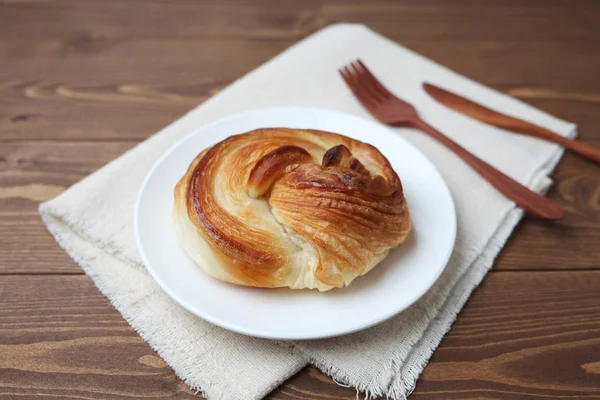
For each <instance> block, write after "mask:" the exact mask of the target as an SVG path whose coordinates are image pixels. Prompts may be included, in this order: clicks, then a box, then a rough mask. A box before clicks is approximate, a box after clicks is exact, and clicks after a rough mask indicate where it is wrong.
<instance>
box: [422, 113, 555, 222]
mask: <svg viewBox="0 0 600 400" xmlns="http://www.w3.org/2000/svg"><path fill="white" fill-rule="evenodd" d="M412 125H413V126H414V127H416V128H419V129H421V130H422V131H423V132H425V133H427V134H429V135H430V136H432V137H433V138H434V139H437V140H438V141H439V142H441V143H442V144H444V145H445V146H446V147H448V148H449V149H450V150H452V151H453V152H454V153H455V154H456V155H458V156H459V157H460V158H462V159H463V160H464V161H465V162H466V163H467V164H469V165H470V166H471V167H472V168H473V169H474V170H475V171H477V172H478V173H479V174H480V175H481V176H482V177H484V178H485V179H487V180H488V181H489V182H490V183H491V184H492V186H494V187H495V188H496V189H498V191H500V192H501V193H503V194H504V195H505V196H506V197H508V198H509V199H511V200H513V201H514V202H515V203H516V204H517V205H518V206H519V207H521V208H523V209H524V210H525V211H527V212H528V213H530V214H533V215H535V216H537V217H539V218H544V219H560V218H562V216H563V215H564V212H563V210H562V208H560V207H559V206H558V205H556V204H555V203H554V202H552V201H551V200H550V199H547V198H546V197H544V196H542V195H540V194H539V193H536V192H534V191H532V190H530V189H529V188H527V187H525V186H523V185H521V184H520V183H519V182H517V181H515V180H514V179H512V178H511V177H509V176H507V175H505V174H503V173H502V172H500V171H498V170H497V169H496V168H494V167H492V166H491V165H490V164H488V163H486V162H485V161H483V160H481V159H480V158H479V157H477V156H476V155H474V154H473V153H471V152H469V151H468V150H466V149H465V148H464V147H462V146H460V145H459V144H458V143H456V142H455V141H453V140H452V139H450V138H449V137H447V136H446V135H444V134H443V133H441V132H440V131H438V130H437V129H435V128H434V127H432V126H431V125H429V124H428V123H427V122H425V121H423V120H421V119H416V120H414V121H412Z"/></svg>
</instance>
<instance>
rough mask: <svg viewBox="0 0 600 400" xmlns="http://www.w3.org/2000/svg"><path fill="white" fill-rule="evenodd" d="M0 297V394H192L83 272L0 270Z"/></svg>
mask: <svg viewBox="0 0 600 400" xmlns="http://www.w3.org/2000/svg"><path fill="white" fill-rule="evenodd" d="M0 303H1V307H0V371H1V372H0V398H3V399H6V398H13V397H11V396H14V398H27V399H30V398H31V399H38V398H39V399H46V398H63V399H109V398H110V399H131V398H138V399H143V398H160V399H191V398H196V397H195V396H193V392H192V391H191V390H190V389H189V388H188V387H187V386H186V385H185V384H184V383H182V382H181V381H179V380H177V379H176V378H175V375H174V373H173V372H172V370H171V369H170V368H169V367H168V366H167V365H166V364H165V363H164V361H162V359H160V358H159V357H158V356H157V355H156V353H154V352H153V351H152V349H150V347H149V346H148V345H147V344H146V343H144V341H143V340H142V339H141V338H140V337H139V336H138V335H137V334H136V333H135V332H134V331H133V330H132V329H131V328H130V327H129V325H127V323H126V322H125V321H124V320H123V319H122V317H121V315H120V314H119V313H118V312H117V311H116V310H115V309H114V308H112V306H110V304H109V303H108V301H107V300H106V299H105V298H104V297H103V296H102V295H101V294H100V293H99V292H98V291H97V289H96V288H95V287H94V285H93V284H92V282H91V281H90V280H89V279H88V278H87V277H86V276H62V277H60V276H49V277H43V276H21V277H1V278H0ZM17 396H18V397H17Z"/></svg>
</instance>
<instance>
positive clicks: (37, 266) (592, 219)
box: [0, 0, 600, 400]
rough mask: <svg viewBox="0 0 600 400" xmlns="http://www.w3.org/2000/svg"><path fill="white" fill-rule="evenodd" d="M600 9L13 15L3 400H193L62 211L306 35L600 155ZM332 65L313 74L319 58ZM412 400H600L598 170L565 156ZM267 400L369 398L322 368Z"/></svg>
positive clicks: (3, 77) (7, 63)
mask: <svg viewBox="0 0 600 400" xmlns="http://www.w3.org/2000/svg"><path fill="white" fill-rule="evenodd" d="M599 21H600V2H598V1H586V0H548V1H543V0H530V1H527V2H524V1H521V0H506V1H500V0H498V1H485V2H482V1H476V0H454V1H451V2H447V1H442V0H432V1H426V2H423V1H419V0H408V1H393V0H375V1H369V0H332V1H325V0H308V1H302V2H299V1H291V0H289V1H278V0H258V1H253V2H249V1H244V0H223V1H192V0H176V1H170V2H165V1H160V0H152V1H141V0H129V1H118V2H117V1H102V0H78V1H66V0H0V399H2V400H4V399H36V400H38V399H57V398H60V399H143V398H153V399H191V398H198V397H199V396H197V395H196V394H195V393H193V392H192V391H190V390H189V388H187V387H186V386H185V385H184V384H183V383H182V382H180V381H179V380H178V379H177V378H176V377H175V375H174V374H173V372H172V371H171V370H170V368H169V367H168V366H166V365H165V364H164V362H163V361H162V360H161V359H160V358H159V357H158V356H157V355H156V354H155V353H154V352H153V351H152V350H151V349H150V348H149V347H148V345H147V344H145V343H144V342H143V341H142V340H141V339H140V338H139V337H138V336H137V335H136V334H135V332H133V331H132V330H131V328H130V327H129V326H128V325H127V323H126V322H125V321H124V320H123V319H122V318H121V316H120V315H119V313H118V312H117V311H116V310H114V308H112V306H110V304H109V303H108V301H107V300H106V299H105V298H104V297H103V296H102V295H101V294H100V293H99V292H98V291H97V290H96V288H95V287H94V286H93V284H92V283H91V281H90V280H89V278H87V277H86V276H85V275H83V273H82V272H81V270H80V269H79V267H78V266H77V265H76V264H75V263H73V262H72V261H71V260H70V259H69V258H68V256H66V254H65V253H64V252H63V251H62V250H61V249H60V248H59V247H58V245H57V244H56V243H55V242H54V240H53V239H52V237H51V236H50V235H49V234H48V233H47V231H46V230H45V228H44V226H43V224H42V223H41V221H40V219H39V216H38V214H37V207H38V205H39V203H40V202H41V201H43V200H46V199H50V198H52V197H54V196H56V195H57V194H59V193H61V192H62V191H63V190H65V189H66V188H67V187H69V186H70V185H72V184H73V183H75V182H77V181H78V180H80V179H81V178H83V177H84V176H86V175H88V174H90V173H91V172H93V171H95V170H96V169H98V168H100V167H101V166H102V165H104V164H106V163H107V162H109V161H110V160H112V159H114V158H116V157H118V156H119V155H120V154H122V153H123V152H124V151H126V150H128V149H129V148H131V147H132V146H134V145H135V144H136V143H137V142H139V141H140V140H142V139H144V138H147V137H148V136H150V135H152V134H153V133H154V132H156V131H157V130H159V129H160V128H162V127H163V126H165V125H166V124H168V123H169V122H171V121H173V120H174V119H176V118H178V117H179V116H181V115H182V114H184V113H185V112H186V111H187V110H189V109H190V108H192V107H194V106H196V105H198V104H200V103H201V102H203V101H204V100H206V99H207V98H209V97H210V96H212V95H213V94H215V93H217V92H218V91H219V90H221V89H222V88H224V87H225V86H227V85H228V84H229V83H231V82H232V81H234V80H235V79H237V78H238V77H240V76H242V75H243V74H245V73H246V72H248V71H250V70H252V69H253V68H255V67H257V66H259V65H260V64H262V63H263V62H265V61H266V60H268V59H269V58H271V57H273V56H274V55H276V54H278V53H279V52H281V51H282V50H284V49H285V48H287V47H288V46H290V45H291V44H293V43H294V42H296V41H297V40H299V39H301V38H303V37H305V36H306V35H308V34H310V33H312V32H315V31H316V30H318V29H320V28H322V27H324V26H326V25H328V24H330V23H336V22H361V23H365V24H367V25H369V26H370V27H371V28H372V29H374V30H376V31H378V32H380V33H382V34H384V35H386V36H388V37H390V38H391V39H393V40H396V41H398V42H400V43H402V44H403V45H405V46H407V47H409V48H411V49H413V50H415V51H417V52H419V53H421V54H423V55H424V56H426V57H430V58H432V59H433V60H435V61H438V62H440V63H442V64H444V65H446V66H448V67H450V68H452V69H454V70H456V71H458V72H460V73H462V74H464V75H466V76H468V77H470V78H473V79H475V80H478V81H480V82H482V83H484V84H486V85H488V86H490V87H493V88H495V89H497V90H500V91H503V92H505V93H507V94H509V95H512V96H515V97H517V98H520V99H522V100H524V101H526V102H528V103H530V104H532V105H534V106H536V107H539V108H541V109H543V110H545V111H547V112H550V113H552V114H554V115H557V116H558V117H560V118H563V119H566V120H570V121H573V122H576V123H577V124H578V126H579V140H582V141H584V142H586V143H590V144H595V145H597V146H600V129H599V126H600V79H599V77H600V75H599V71H600V52H599V51H598V49H600V23H599ZM317 61H318V60H317ZM553 179H554V180H555V182H556V184H555V186H554V187H553V188H552V189H551V191H550V194H549V196H550V197H551V198H552V199H553V200H555V201H556V202H557V203H559V204H560V205H562V206H563V207H564V208H565V210H566V217H565V219H564V220H562V221H560V222H547V221H539V220H535V219H531V218H526V219H525V220H524V221H523V222H522V223H521V224H520V225H519V227H518V228H517V229H516V230H515V232H514V234H513V235H512V237H511V239H510V240H509V241H508V243H507V245H506V247H505V249H504V250H503V251H502V253H501V254H500V256H499V257H498V259H497V262H496V264H495V266H494V270H493V271H492V272H491V273H490V274H489V275H488V277H487V278H486V281H485V282H484V283H483V285H482V286H481V287H480V288H479V289H478V290H477V291H476V293H475V294H474V295H473V296H472V298H471V299H470V300H469V302H468V304H467V306H466V307H465V309H464V310H463V312H462V313H461V315H460V316H459V318H458V320H457V322H456V323H455V324H454V326H453V328H452V330H451V331H450V333H449V334H448V335H447V336H446V337H445V339H444V340H443V342H442V344H441V346H440V348H439V349H438V350H437V351H436V353H435V354H434V357H433V359H432V361H431V362H430V363H429V365H428V366H427V368H426V369H425V370H424V372H423V374H422V376H421V379H420V381H419V383H418V385H417V388H416V390H415V392H414V393H413V394H412V395H411V399H432V400H433V399H531V400H533V399H600V339H599V338H600V261H599V260H600V166H598V165H594V164H592V163H590V162H587V161H585V160H583V159H581V158H579V157H577V156H575V155H572V154H567V155H565V157H564V159H563V160H562V161H561V163H560V164H559V166H558V168H557V170H556V171H555V173H554V174H553ZM270 397H271V398H273V399H288V400H292V399H348V400H352V399H355V398H356V393H355V391H354V390H352V389H350V388H344V387H341V386H338V385H336V384H335V383H334V382H333V381H332V380H331V379H329V378H327V377H326V376H324V375H323V374H322V373H321V372H319V371H318V370H316V369H314V368H307V369H305V370H303V371H302V372H301V373H299V374H298V375H297V376H295V377H293V378H292V379H290V380H289V381H288V382H286V383H285V384H284V385H282V386H281V387H280V388H279V389H277V390H276V391H275V392H274V393H273V394H272V395H271V396H270Z"/></svg>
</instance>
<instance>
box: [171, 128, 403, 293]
mask: <svg viewBox="0 0 600 400" xmlns="http://www.w3.org/2000/svg"><path fill="white" fill-rule="evenodd" d="M174 194H175V203H174V210H173V214H174V226H175V231H176V233H177V238H178V240H179V242H180V244H181V246H182V247H183V248H184V249H185V251H186V252H187V254H188V255H189V256H190V257H191V258H192V259H193V260H194V261H195V262H196V263H197V264H198V265H199V266H200V267H201V268H202V269H203V270H204V271H205V272H206V273H208V274H209V275H211V276H213V277H214V278H217V279H220V280H223V281H226V282H230V283H233V284H237V285H244V286H255V287H265V288H276V287H290V288H292V289H302V288H310V289H315V288H316V289H318V290H320V291H326V290H329V289H332V288H334V287H335V288H341V287H344V286H347V285H349V284H350V283H351V282H352V281H353V280H354V279H355V278H356V277H358V276H361V275H364V274H365V273H367V272H369V271H370V270H371V269H372V268H373V267H374V266H375V265H377V264H378V263H379V262H380V261H381V260H382V259H383V258H385V256H386V255H387V254H388V251H389V249H391V248H393V247H396V246H398V245H399V244H400V243H402V242H403V241H404V240H405V239H406V237H407V235H408V233H409V231H410V229H411V220H410V214H409V210H408V208H407V205H406V201H405V199H404V194H403V191H402V184H401V182H400V179H399V178H398V176H397V174H396V173H395V172H394V170H393V169H392V167H391V165H390V163H389V162H388V160H387V159H386V158H385V157H384V156H383V155H382V154H381V153H380V152H379V150H377V149H376V148H375V147H373V146H371V145H369V144H366V143H363V142H360V141H357V140H354V139H351V138H348V137H346V136H342V135H339V134H335V133H331V132H325V131H317V130H308V129H286V128H266V129H257V130H254V131H251V132H247V133H244V134H240V135H235V136H231V137H229V138H227V139H225V140H223V141H222V142H220V143H217V144H215V145H214V146H212V147H210V148H208V149H205V150H204V151H202V152H201V153H200V154H198V156H197V157H196V158H195V159H194V160H193V161H192V163H191V164H190V166H189V168H188V169H187V171H186V173H185V174H184V175H183V177H182V178H181V179H180V180H179V182H178V183H177V185H176V187H175V193H174Z"/></svg>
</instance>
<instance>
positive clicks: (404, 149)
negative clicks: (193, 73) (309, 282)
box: [134, 107, 456, 339]
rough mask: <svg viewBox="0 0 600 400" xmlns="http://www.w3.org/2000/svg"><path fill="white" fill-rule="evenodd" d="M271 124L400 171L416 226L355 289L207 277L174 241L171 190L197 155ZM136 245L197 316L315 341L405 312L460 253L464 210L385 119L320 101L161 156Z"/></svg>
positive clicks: (233, 121) (227, 126)
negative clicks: (371, 155)
mask: <svg viewBox="0 0 600 400" xmlns="http://www.w3.org/2000/svg"><path fill="white" fill-rule="evenodd" d="M263 127H289V128H313V129H320V130H325V131H331V132H336V133H341V134H344V135H346V136H349V137H352V138H355V139H359V140H362V141H364V142H368V143H370V144H373V145H374V146H376V147H377V148H378V149H379V150H380V151H381V152H382V153H383V154H384V155H385V156H386V157H387V158H388V159H389V160H390V162H391V163H392V166H393V167H394V169H395V170H396V172H397V173H398V175H399V176H400V179H401V180H402V185H403V187H404V193H405V196H406V199H407V202H408V207H409V209H410V213H411V217H412V221H413V230H412V232H411V234H410V236H409V238H408V239H407V241H406V242H405V243H403V244H402V245H401V246H400V247H398V248H397V249H395V250H392V251H391V252H390V254H389V256H388V257H387V258H386V259H385V260H384V261H383V262H382V263H381V264H380V265H378V266H376V267H375V268H374V269H373V270H372V271H371V272H369V273H368V274H366V275H365V276H363V277H359V278H357V279H356V280H355V281H354V282H353V283H352V284H351V285H350V286H349V287H348V288H344V289H341V290H340V289H333V290H331V291H329V292H325V293H319V292H318V291H316V290H291V289H256V288H247V287H241V286H235V285H231V284H227V283H223V282H220V281H218V280H216V279H213V278H211V277H209V276H208V275H206V274H205V273H204V272H203V271H202V270H201V269H200V267H198V266H197V265H196V264H195V263H194V262H193V261H192V260H191V259H190V258H188V256H187V255H186V253H185V252H184V251H183V250H182V249H181V248H180V247H179V245H178V244H177V242H176V240H175V236H174V231H173V227H172V222H171V210H172V207H173V188H174V186H175V183H176V182H177V181H178V180H179V178H180V177H181V176H182V175H183V173H184V172H185V170H186V169H187V167H188V165H189V164H190V162H191V161H192V159H193V158H194V157H195V156H196V155H197V154H198V153H199V152H200V151H201V150H203V149H205V148H206V147H208V146H210V145H212V144H215V143H217V142H219V141H221V140H223V139H225V138H226V137H228V136H230V135H233V134H237V133H243V132H246V131H249V130H252V129H256V128H263ZM134 229H135V236H136V241H137V245H138V248H139V251H140V254H141V256H142V259H143V260H144V263H145V264H146V267H147V268H148V271H149V272H150V274H151V275H152V276H153V277H154V279H155V280H156V282H158V284H159V285H160V286H161V287H162V289H163V290H164V291H165V292H166V293H167V294H168V295H169V296H170V297H171V298H173V300H175V301H176V302H177V303H179V304H180V305H182V306H183V307H184V308H186V309H187V310H189V311H190V312H192V313H193V314H195V315H197V316H199V317H201V318H203V319H205V320H207V321H209V322H212V323H213V324H215V325H219V326H221V327H223V328H225V329H229V330H232V331H235V332H239V333H243V334H247V335H251V336H257V337H263V338H270V339H316V338H324V337H330V336H337V335H342V334H346V333H350V332H355V331H358V330H361V329H365V328H368V327H370V326H372V325H375V324H377V323H379V322H382V321H384V320H386V319H388V318H390V317H392V316H394V315H396V314H397V313H399V312H400V311H402V310H404V309H406V308H407V307H408V306H410V305H411V304H412V303H414V302H415V301H416V300H417V299H418V298H419V297H421V296H422V295H423V294H424V293H425V292H426V291H427V290H428V289H429V288H430V287H431V286H432V285H433V283H434V282H435V281H436V279H437V278H438V276H439V275H440V273H441V272H442V270H443V269H444V267H445V266H446V263H447V262H448V258H449V257H450V253H451V252H452V248H453V246H454V238H455V236H456V215H455V211H454V203H453V201H452V197H451V196H450V192H449V190H448V187H447V186H446V184H445V183H444V181H443V179H442V177H441V176H440V174H439V173H438V172H437V170H436V169H435V167H434V166H433V164H432V163H431V162H430V161H429V160H428V159H427V158H426V157H425V156H424V155H423V154H421V153H420V152H419V151H418V150H417V149H416V148H415V147H413V146H412V145H411V144H410V143H408V142H407V141H405V140H404V139H402V138H401V137H400V135H399V134H398V133H395V132H393V131H391V130H389V129H388V128H386V127H385V126H383V125H381V124H378V123H376V122H372V121H367V120H363V119H360V118H357V117H354V116H350V115H346V114H341V113H339V112H334V111H329V110H323V109H314V108H296V107H294V108H271V109H263V110H256V111H251V112H246V113H243V114H238V115H235V116H232V117H229V118H226V119H223V120H220V121H217V122H215V123H212V124H210V125H207V126H203V127H199V129H198V130H197V131H196V132H194V133H193V134H191V135H190V136H188V137H186V138H184V139H183V140H181V141H180V142H179V143H177V144H176V145H175V146H173V147H172V148H171V149H170V150H169V151H167V153H166V154H165V155H164V156H163V157H161V158H160V159H159V160H158V161H157V162H156V164H155V165H154V167H153V168H152V169H151V170H150V172H149V173H148V176H147V177H146V179H145V181H144V183H143V184H142V187H141V189H140V192H139V195H138V199H137V203H136V207H135V218H134Z"/></svg>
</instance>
